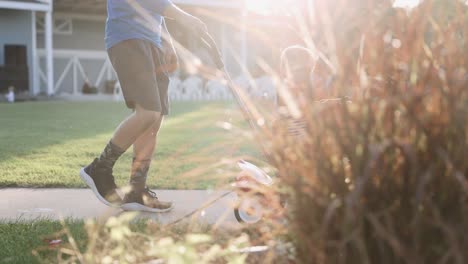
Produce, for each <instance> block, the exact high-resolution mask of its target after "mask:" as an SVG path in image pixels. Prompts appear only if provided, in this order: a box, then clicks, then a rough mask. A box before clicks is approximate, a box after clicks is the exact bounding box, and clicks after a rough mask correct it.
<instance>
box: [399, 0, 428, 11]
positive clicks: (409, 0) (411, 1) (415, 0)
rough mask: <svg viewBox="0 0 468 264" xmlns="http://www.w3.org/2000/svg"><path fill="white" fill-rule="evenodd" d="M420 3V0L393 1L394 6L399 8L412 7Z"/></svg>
mask: <svg viewBox="0 0 468 264" xmlns="http://www.w3.org/2000/svg"><path fill="white" fill-rule="evenodd" d="M420 3H421V0H395V1H394V2H393V6H394V7H400V8H409V9H411V8H414V7H416V6H418V5H419V4H420Z"/></svg>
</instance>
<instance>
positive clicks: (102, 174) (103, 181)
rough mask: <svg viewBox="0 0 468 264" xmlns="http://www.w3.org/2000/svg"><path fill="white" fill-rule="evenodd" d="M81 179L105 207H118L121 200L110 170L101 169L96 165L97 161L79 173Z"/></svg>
mask: <svg viewBox="0 0 468 264" xmlns="http://www.w3.org/2000/svg"><path fill="white" fill-rule="evenodd" d="M80 176H81V179H83V181H84V182H85V183H86V184H87V185H88V186H89V188H91V190H93V192H94V194H95V195H96V197H97V198H98V199H99V201H101V202H102V203H104V204H105V205H107V206H112V207H119V206H120V205H121V204H122V198H120V196H119V194H118V193H117V185H116V184H115V180H114V176H113V175H112V169H107V168H102V167H100V166H99V165H98V159H94V161H93V162H92V163H91V164H89V165H88V166H86V167H84V168H82V169H81V171H80Z"/></svg>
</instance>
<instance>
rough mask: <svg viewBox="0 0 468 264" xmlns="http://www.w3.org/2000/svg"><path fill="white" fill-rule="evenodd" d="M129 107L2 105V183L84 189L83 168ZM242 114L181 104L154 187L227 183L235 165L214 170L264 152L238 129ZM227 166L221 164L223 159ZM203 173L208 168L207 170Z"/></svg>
mask: <svg viewBox="0 0 468 264" xmlns="http://www.w3.org/2000/svg"><path fill="white" fill-rule="evenodd" d="M129 114H130V111H129V110H128V109H126V108H125V106H124V105H123V103H114V102H28V103H18V104H0V187H85V185H84V184H83V183H82V182H81V180H80V178H79V176H78V172H79V170H80V168H81V167H82V166H84V165H86V164H88V163H89V162H90V161H91V160H92V159H93V158H94V157H96V156H97V155H98V154H99V153H100V152H101V150H102V148H103V147H104V146H105V144H106V143H107V141H108V140H109V138H110V137H111V135H112V132H113V130H114V128H115V127H116V126H117V125H118V124H119V122H120V121H121V120H122V119H123V118H125V116H127V115H129ZM219 122H232V123H234V124H235V127H239V126H240V127H242V129H243V130H246V129H247V128H246V126H245V124H244V123H243V122H242V118H241V114H240V112H239V111H238V109H237V106H236V105H235V104H232V103H222V102H215V103H195V102H184V103H174V104H173V105H172V109H171V115H170V116H169V117H168V118H167V119H166V120H165V122H164V124H163V128H162V130H161V132H160V135H159V142H158V148H157V151H156V153H155V155H154V157H153V160H154V162H153V165H152V168H151V170H150V174H149V175H150V176H149V181H148V183H149V185H150V186H151V187H155V188H168V189H185V188H191V189H204V188H210V187H215V186H219V185H222V184H225V183H226V182H228V181H229V180H230V179H231V177H232V176H233V170H232V169H233V168H234V167H233V166H232V165H223V166H222V167H209V166H212V165H213V164H218V163H220V162H221V161H223V160H226V159H236V158H237V157H239V156H245V155H248V156H258V150H257V149H256V147H255V146H254V144H253V143H252V141H250V140H248V139H247V138H246V137H245V136H241V134H242V133H239V131H238V130H236V129H233V130H230V131H226V130H224V129H222V128H220V127H219V126H218V125H217V123H219ZM131 158H132V154H131V151H130V150H129V151H127V153H126V154H124V156H123V157H122V158H121V159H120V160H119V162H118V163H117V164H116V167H115V169H114V174H115V176H116V180H117V184H118V185H124V184H125V183H126V182H127V180H128V177H129V173H130V164H131ZM221 163H222V162H221ZM208 167H209V169H208V171H206V172H202V171H201V169H203V168H208Z"/></svg>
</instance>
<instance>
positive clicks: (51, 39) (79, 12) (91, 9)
mask: <svg viewBox="0 0 468 264" xmlns="http://www.w3.org/2000/svg"><path fill="white" fill-rule="evenodd" d="M173 2H174V3H176V4H178V5H179V6H181V7H182V8H184V9H187V10H188V11H189V12H191V13H195V14H196V15H198V16H200V17H201V18H202V19H203V20H204V21H205V22H206V23H207V24H208V27H209V30H210V33H212V34H213V35H214V36H215V38H216V40H217V41H218V43H220V47H221V50H222V53H223V57H224V58H225V59H226V61H229V62H231V63H228V69H229V70H230V71H231V72H232V73H234V74H238V73H239V72H240V69H239V67H238V66H236V65H238V62H239V59H234V57H236V58H240V61H241V62H242V63H243V64H247V57H248V56H247V42H246V34H245V30H244V31H242V24H240V25H239V21H242V18H241V16H242V15H243V6H244V5H243V3H244V1H243V0H173ZM105 20H106V0H37V1H34V0H0V93H3V92H4V90H6V89H7V87H6V86H7V85H8V84H7V82H8V80H5V78H7V79H8V78H10V77H11V76H9V74H8V69H7V70H5V71H4V72H3V75H2V71H1V69H4V68H5V67H6V66H5V67H4V66H2V65H3V64H4V61H5V57H6V54H5V52H4V45H21V46H23V47H24V48H23V50H24V49H25V50H26V57H27V60H26V63H27V70H25V71H27V72H26V74H27V76H28V79H29V81H28V83H27V85H26V86H27V87H19V90H23V91H24V92H29V93H30V94H31V95H37V94H47V95H55V94H64V93H65V94H81V93H82V87H83V84H84V82H85V81H86V80H87V81H88V82H89V83H90V84H91V85H93V86H95V87H98V90H99V92H104V91H105V83H106V81H108V80H115V79H116V78H115V76H114V72H113V70H112V67H111V65H110V63H109V61H108V58H107V53H106V52H105V48H104V29H105ZM221 20H223V21H221ZM168 26H169V30H170V31H171V33H172V34H173V36H174V38H175V39H177V40H179V41H180V42H181V43H182V44H183V45H184V46H186V47H187V48H189V49H192V48H193V49H196V47H194V45H195V44H194V43H193V41H191V40H190V39H189V38H187V37H186V35H185V34H184V32H183V31H182V30H181V29H180V28H178V27H177V26H176V25H174V24H173V23H171V22H168ZM244 29H245V27H244ZM2 67H3V68H2ZM7 68H8V67H7ZM10 68H11V67H10ZM2 76H3V77H2ZM5 76H7V77H5ZM2 78H3V79H4V80H3V81H2Z"/></svg>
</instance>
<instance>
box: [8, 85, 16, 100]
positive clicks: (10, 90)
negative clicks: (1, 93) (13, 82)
mask: <svg viewBox="0 0 468 264" xmlns="http://www.w3.org/2000/svg"><path fill="white" fill-rule="evenodd" d="M6 99H7V101H8V102H9V103H14V102H15V87H13V86H10V87H8V93H7V94H6Z"/></svg>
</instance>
